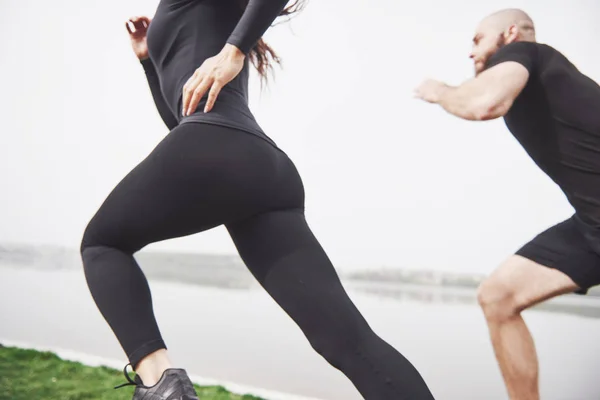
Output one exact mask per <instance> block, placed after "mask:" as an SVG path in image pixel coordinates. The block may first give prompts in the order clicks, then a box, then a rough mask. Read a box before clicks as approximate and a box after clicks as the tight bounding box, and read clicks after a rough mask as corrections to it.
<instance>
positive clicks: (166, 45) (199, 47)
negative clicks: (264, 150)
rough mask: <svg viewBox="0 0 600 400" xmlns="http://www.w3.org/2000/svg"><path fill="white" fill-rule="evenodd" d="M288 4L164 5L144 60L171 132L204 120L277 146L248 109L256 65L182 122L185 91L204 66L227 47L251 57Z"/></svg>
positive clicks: (231, 0)
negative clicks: (208, 105)
mask: <svg viewBox="0 0 600 400" xmlns="http://www.w3.org/2000/svg"><path fill="white" fill-rule="evenodd" d="M286 4H287V0H285V1H282V0H250V1H249V2H248V6H247V7H244V6H243V5H242V2H241V1H240V0H161V1H160V3H159V5H158V8H157V10H156V14H155V15H154V17H153V19H152V22H151V23H150V27H149V28H148V37H147V40H148V52H149V56H150V58H149V59H148V60H144V61H142V65H143V67H144V70H145V72H146V75H147V77H148V82H149V84H150V89H151V91H152V95H153V97H154V100H155V103H156V106H157V108H158V111H159V113H160V115H161V117H162V118H163V120H164V121H165V124H166V125H167V126H168V127H169V128H171V129H172V128H174V127H175V126H177V125H178V124H182V123H186V122H191V121H199V122H205V123H212V124H218V125H224V126H229V127H233V128H238V129H241V130H244V131H247V132H251V133H254V134H256V135H258V136H260V137H262V138H264V139H266V140H268V141H270V142H271V143H273V142H272V141H271V140H270V139H269V138H268V137H267V136H266V135H265V133H264V132H263V130H262V129H261V127H260V126H259V125H258V123H257V122H256V120H255V118H254V116H253V114H252V113H251V112H250V109H249V107H248V76H249V67H250V62H249V58H248V57H246V61H245V65H244V68H243V69H242V71H241V72H240V74H239V75H238V76H237V77H236V78H235V79H233V80H232V81H231V82H229V84H227V85H226V86H225V87H224V88H223V89H222V90H221V92H220V93H219V96H218V97H217V101H216V103H215V105H214V107H213V109H212V110H211V111H210V112H209V113H204V104H205V103H206V98H207V96H208V92H207V93H206V94H205V95H204V97H203V98H202V100H201V101H200V103H199V104H198V107H197V109H196V112H195V113H194V114H192V115H190V116H188V117H182V115H181V113H182V110H181V103H182V90H183V86H184V85H185V83H186V82H187V80H188V79H189V78H190V77H191V76H192V75H193V73H194V71H195V70H196V69H197V68H198V67H200V65H202V63H203V62H204V61H205V60H206V59H207V58H210V57H212V56H215V55H216V54H218V53H219V52H220V51H221V49H222V48H223V46H225V44H226V43H230V44H233V45H235V46H236V47H238V48H239V49H240V50H241V51H242V52H244V53H245V54H246V55H247V54H248V53H249V51H250V50H251V49H252V48H253V47H254V46H255V45H256V42H257V41H258V40H259V39H260V38H261V37H262V35H263V34H264V32H265V31H266V30H267V29H268V28H269V26H271V24H272V23H273V21H274V20H275V18H276V17H277V16H278V15H279V14H280V13H281V11H282V10H283V9H284V7H285V5H286Z"/></svg>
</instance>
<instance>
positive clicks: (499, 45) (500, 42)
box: [474, 33, 506, 76]
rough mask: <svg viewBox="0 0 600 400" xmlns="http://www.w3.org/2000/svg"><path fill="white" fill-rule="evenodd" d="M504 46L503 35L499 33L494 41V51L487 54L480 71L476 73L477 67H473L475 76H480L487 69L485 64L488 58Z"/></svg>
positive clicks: (504, 39)
mask: <svg viewBox="0 0 600 400" xmlns="http://www.w3.org/2000/svg"><path fill="white" fill-rule="evenodd" d="M504 46H506V38H505V37H504V34H503V33H501V34H500V35H498V40H496V50H495V51H494V52H493V53H490V54H488V56H487V57H486V58H485V60H484V61H483V68H481V70H480V71H477V65H475V66H474V69H475V76H477V75H479V74H481V73H482V72H483V71H485V70H486V69H487V63H488V62H489V60H490V58H491V57H492V56H493V55H494V54H496V52H497V51H498V50H500V49H501V48H502V47H504Z"/></svg>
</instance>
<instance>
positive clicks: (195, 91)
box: [182, 44, 246, 117]
mask: <svg viewBox="0 0 600 400" xmlns="http://www.w3.org/2000/svg"><path fill="white" fill-rule="evenodd" d="M245 57H246V56H245V55H244V53H242V52H241V51H240V50H239V49H238V48H237V47H235V46H233V45H230V44H226V45H225V47H224V48H223V50H221V52H220V53H219V54H217V55H216V56H214V57H211V58H208V59H206V60H205V61H204V62H203V63H202V65H201V66H200V68H198V69H197V70H196V71H195V72H194V75H192V76H191V77H190V79H188V81H187V82H186V83H185V85H184V86H183V105H182V114H183V116H184V117H185V116H188V115H192V114H193V113H194V112H195V111H196V108H197V107H198V103H199V102H200V100H201V99H202V97H203V96H204V94H205V93H206V91H207V90H209V89H210V91H209V93H208V99H207V101H206V105H205V106H204V112H205V113H207V112H209V111H210V110H212V108H213V106H214V104H215V101H216V100H217V96H218V95H219V92H220V91H221V89H222V88H223V86H225V85H227V84H228V83H229V82H231V81H232V80H233V78H235V77H236V76H237V75H238V74H239V73H240V71H241V70H242V68H243V67H244V58H245Z"/></svg>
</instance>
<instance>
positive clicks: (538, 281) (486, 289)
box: [477, 256, 576, 320]
mask: <svg viewBox="0 0 600 400" xmlns="http://www.w3.org/2000/svg"><path fill="white" fill-rule="evenodd" d="M575 287H576V285H575V284H574V283H573V281H572V280H571V279H570V278H569V277H567V276H566V275H564V274H563V273H562V272H559V271H557V270H554V269H551V268H548V267H545V266H543V265H540V264H538V263H535V262H533V261H531V260H528V259H526V258H523V257H520V256H512V257H511V258H509V259H508V260H507V261H506V262H505V263H504V264H502V265H501V266H500V268H498V269H497V270H496V271H495V272H494V273H493V274H492V275H491V276H490V277H489V278H487V279H486V280H485V281H483V283H482V284H481V285H480V287H479V290H478V292H477V300H478V302H479V304H480V305H481V308H482V309H483V311H484V313H485V315H486V318H487V319H488V320H490V319H493V320H498V319H500V320H502V319H509V318H511V317H514V316H516V315H518V314H519V313H520V312H521V311H523V310H525V309H527V308H529V307H531V306H533V305H535V304H537V303H539V302H541V301H544V300H547V299H549V298H552V297H555V296H558V295H560V294H564V293H568V292H570V291H572V290H574V288H575Z"/></svg>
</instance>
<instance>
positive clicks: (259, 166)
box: [81, 123, 433, 400]
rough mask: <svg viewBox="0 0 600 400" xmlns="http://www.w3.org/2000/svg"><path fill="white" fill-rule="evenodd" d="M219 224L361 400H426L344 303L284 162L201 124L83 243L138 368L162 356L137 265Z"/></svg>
mask: <svg viewBox="0 0 600 400" xmlns="http://www.w3.org/2000/svg"><path fill="white" fill-rule="evenodd" d="M221 224H225V226H226V227H227V229H228V231H229V233H230V235H231V237H232V239H233V242H234V243H235V245H236V247H237V249H238V251H239V254H240V256H241V257H242V259H243V260H244V262H245V264H246V265H247V266H248V268H249V269H250V271H251V272H252V274H253V275H254V276H255V277H256V279H257V280H258V281H259V282H260V284H261V285H262V286H263V287H264V288H265V289H266V290H267V291H268V292H269V294H270V295H271V296H272V297H273V298H274V299H275V301H277V303H278V304H279V305H280V306H281V307H282V308H283V309H284V310H285V311H286V312H287V313H288V315H289V316H290V317H291V318H292V319H293V320H294V321H295V322H296V323H297V324H298V326H299V327H300V329H302V331H303V332H304V334H305V336H306V338H307V339H308V341H309V342H310V344H311V345H312V346H313V347H314V348H315V350H316V351H318V352H319V353H320V354H321V355H322V356H323V357H324V358H325V359H326V360H327V361H328V362H329V363H330V364H331V365H332V366H334V367H336V368H338V369H339V370H340V371H342V372H343V373H344V374H345V375H346V376H347V377H348V378H349V379H350V380H351V381H352V382H353V384H354V385H355V386H356V388H357V389H358V390H359V391H360V393H361V394H362V395H363V396H364V397H365V398H366V399H374V400H378V399H390V400H391V399H394V400H401V399H410V400H413V399H419V400H421V399H433V396H432V395H431V393H430V392H429V389H428V388H427V385H426V384H425V382H424V381H423V379H422V377H421V376H420V375H419V373H418V372H417V370H416V369H415V368H414V367H413V366H412V365H411V363H410V362H409V361H408V360H406V359H405V358H404V357H403V356H402V355H401V354H400V353H398V352H397V351H396V350H395V349H394V348H392V347H391V346H390V345H389V344H387V343H386V342H385V341H384V340H383V339H381V338H380V337H379V336H377V335H376V334H375V333H374V332H373V331H372V330H371V328H370V327H369V325H368V324H367V322H366V321H365V320H364V318H363V317H362V316H361V314H360V312H359V311H358V310H357V308H356V307H355V306H354V304H353V303H352V301H351V300H350V298H349V297H348V296H347V294H346V292H345V290H344V288H343V287H342V284H341V282H340V280H339V277H338V275H337V273H336V271H335V269H334V267H333V265H332V264H331V262H330V260H329V259H328V257H327V255H326V254H325V252H324V250H323V249H322V248H321V246H320V245H319V242H318V241H317V239H316V238H315V237H314V235H313V234H312V232H311V230H310V228H309V226H308V224H307V222H306V220H305V217H304V190H303V186H302V181H301V179H300V176H299V174H298V172H297V170H296V168H295V167H294V165H293V163H292V162H291V160H290V159H289V158H288V157H287V156H286V155H285V154H284V153H283V152H282V151H281V150H279V149H277V148H275V147H274V146H272V145H270V144H268V143H267V142H265V141H263V140H259V139H257V138H256V137H254V136H252V135H248V134H247V133H244V132H241V131H238V130H234V129H231V128H226V127H220V126H214V125H207V124H197V123H194V124H184V125H180V126H178V127H176V128H175V129H174V130H173V131H172V132H171V133H170V134H169V135H168V136H167V137H166V138H165V139H164V140H163V141H162V142H161V143H160V144H159V145H158V146H157V147H156V149H155V150H154V151H153V152H152V153H151V154H150V155H149V156H148V157H147V158H146V159H144V160H143V161H142V162H141V163H140V164H139V165H138V166H137V167H135V168H134V169H133V170H132V171H131V172H130V173H129V174H128V175H127V176H126V177H125V178H124V179H123V180H122V181H121V182H120V183H119V184H118V185H117V186H116V188H115V189H114V190H113V191H112V192H111V193H110V195H109V196H108V198H107V199H106V200H105V201H104V203H103V204H102V206H101V207H100V209H99V210H98V212H97V213H96V215H95V216H94V217H93V218H92V220H91V221H90V223H89V225H88V227H87V229H86V231H85V234H84V238H83V241H82V246H81V250H82V258H83V262H84V270H85V275H86V279H87V283H88V286H89V289H90V291H91V293H92V296H93V298H94V300H95V302H96V304H97V305H98V308H99V309H100V311H101V312H102V315H103V316H104V318H105V319H106V320H107V322H108V323H109V325H110V326H111V328H112V329H113V331H114V333H115V335H116V336H117V338H118V340H119V342H120V343H121V346H122V347H123V349H124V351H125V352H126V354H127V355H128V356H129V359H130V362H131V364H132V365H133V366H136V365H137V363H138V362H139V361H140V360H141V359H142V358H143V357H145V356H146V355H147V354H149V353H151V352H152V351H154V350H157V349H159V348H163V347H164V346H165V345H164V342H163V340H162V337H161V334H160V331H159V329H158V326H157V323H156V320H155V317H154V314H153V311H152V299H151V294H150V290H149V288H148V283H147V281H146V278H145V277H144V274H143V272H142V270H141V269H140V267H139V265H138V264H137V263H136V261H135V259H134V256H133V255H134V253H135V252H137V251H138V250H140V249H142V248H143V247H144V246H146V245H148V244H149V243H152V242H156V241H160V240H165V239H170V238H175V237H180V236H184V235H189V234H193V233H197V232H201V231H204V230H207V229H210V228H213V227H216V226H219V225H221Z"/></svg>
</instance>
